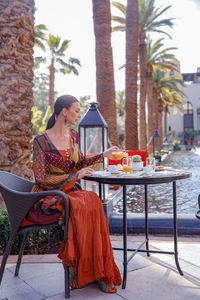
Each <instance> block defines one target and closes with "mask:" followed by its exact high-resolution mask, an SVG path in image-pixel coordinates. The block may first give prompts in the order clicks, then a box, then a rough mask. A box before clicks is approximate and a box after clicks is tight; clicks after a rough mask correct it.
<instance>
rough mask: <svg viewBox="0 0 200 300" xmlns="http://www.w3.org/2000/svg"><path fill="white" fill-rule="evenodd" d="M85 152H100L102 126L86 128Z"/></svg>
mask: <svg viewBox="0 0 200 300" xmlns="http://www.w3.org/2000/svg"><path fill="white" fill-rule="evenodd" d="M85 140H86V153H100V152H102V151H103V150H102V144H103V139H102V127H91V128H86V139H85Z"/></svg>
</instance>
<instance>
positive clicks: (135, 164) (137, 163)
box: [132, 154, 143, 171]
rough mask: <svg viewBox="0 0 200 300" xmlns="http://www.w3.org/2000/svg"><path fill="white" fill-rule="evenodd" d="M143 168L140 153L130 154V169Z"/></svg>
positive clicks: (138, 169)
mask: <svg viewBox="0 0 200 300" xmlns="http://www.w3.org/2000/svg"><path fill="white" fill-rule="evenodd" d="M142 169H143V161H142V158H141V156H140V155H137V154H136V155H133V156H132V170H133V171H141V170H142Z"/></svg>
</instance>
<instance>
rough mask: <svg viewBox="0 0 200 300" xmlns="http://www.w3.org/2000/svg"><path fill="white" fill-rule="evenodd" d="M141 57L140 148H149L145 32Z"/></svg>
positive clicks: (142, 37) (140, 50)
mask: <svg viewBox="0 0 200 300" xmlns="http://www.w3.org/2000/svg"><path fill="white" fill-rule="evenodd" d="M139 57H140V118H139V120H140V131H139V136H140V138H139V141H140V149H141V150H146V149H147V131H146V96H147V82H146V78H147V48H146V43H145V33H143V32H141V33H140V44H139Z"/></svg>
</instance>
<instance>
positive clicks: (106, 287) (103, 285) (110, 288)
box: [97, 279, 117, 294]
mask: <svg viewBox="0 0 200 300" xmlns="http://www.w3.org/2000/svg"><path fill="white" fill-rule="evenodd" d="M97 283H98V285H99V287H100V290H102V292H104V293H109V294H113V293H116V292H117V289H116V287H115V286H114V284H113V283H107V282H104V281H103V280H102V279H100V280H97Z"/></svg>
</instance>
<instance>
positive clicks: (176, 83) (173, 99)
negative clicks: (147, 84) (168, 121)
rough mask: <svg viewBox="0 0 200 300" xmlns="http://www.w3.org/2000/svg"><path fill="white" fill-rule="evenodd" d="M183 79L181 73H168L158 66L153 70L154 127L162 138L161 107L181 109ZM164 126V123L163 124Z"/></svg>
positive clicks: (183, 98) (183, 96)
mask: <svg viewBox="0 0 200 300" xmlns="http://www.w3.org/2000/svg"><path fill="white" fill-rule="evenodd" d="M184 86H185V85H184V81H183V78H182V76H181V75H176V74H175V75H170V76H169V75H168V74H166V72H164V71H163V70H161V69H159V68H158V67H156V68H155V70H154V72H153V88H154V97H155V99H156V104H157V113H156V118H155V119H156V129H158V131H159V133H160V136H161V140H162V132H163V130H162V112H163V107H168V106H173V107H176V108H178V109H180V110H181V109H182V105H183V101H184V100H185V93H184V91H183V87H184ZM165 126H166V125H165Z"/></svg>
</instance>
